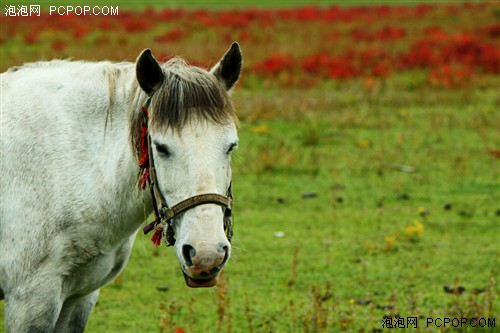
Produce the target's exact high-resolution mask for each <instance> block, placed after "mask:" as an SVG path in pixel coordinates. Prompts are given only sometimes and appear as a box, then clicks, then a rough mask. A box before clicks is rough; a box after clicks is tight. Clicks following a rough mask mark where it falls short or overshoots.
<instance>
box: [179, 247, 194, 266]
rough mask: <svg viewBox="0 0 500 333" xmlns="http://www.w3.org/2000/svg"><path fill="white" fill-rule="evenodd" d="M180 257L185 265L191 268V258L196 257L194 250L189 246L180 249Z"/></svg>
mask: <svg viewBox="0 0 500 333" xmlns="http://www.w3.org/2000/svg"><path fill="white" fill-rule="evenodd" d="M182 256H183V257H184V260H185V261H186V265H188V266H193V258H194V257H195V256H196V250H195V249H194V247H192V246H191V245H188V244H186V245H184V246H183V247H182Z"/></svg>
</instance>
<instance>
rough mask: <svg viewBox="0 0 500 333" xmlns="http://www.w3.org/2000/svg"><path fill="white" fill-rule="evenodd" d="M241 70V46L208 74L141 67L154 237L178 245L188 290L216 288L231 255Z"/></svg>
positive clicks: (179, 63)
mask: <svg viewBox="0 0 500 333" xmlns="http://www.w3.org/2000/svg"><path fill="white" fill-rule="evenodd" d="M241 65H242V56H241V50H240V47H239V45H238V44H237V43H234V44H233V45H232V46H231V48H230V49H229V50H228V51H227V52H226V54H225V55H224V56H223V57H222V59H221V60H220V61H219V62H218V63H217V64H216V65H215V66H214V67H213V68H212V69H211V70H210V71H207V70H204V69H201V68H199V67H195V66H190V65H188V64H186V63H185V62H184V61H183V60H181V59H177V58H174V59H171V60H169V61H168V62H166V63H164V64H160V63H158V62H157V61H156V59H155V58H154V57H153V55H152V53H151V51H150V50H144V51H143V52H142V53H141V55H140V56H139V57H138V59H137V62H136V77H137V82H138V84H139V86H140V88H141V89H142V91H144V93H145V94H146V95H147V104H148V105H147V106H145V107H147V112H146V111H145V114H144V115H143V114H137V115H136V116H135V118H136V120H135V123H136V125H135V127H136V129H135V130H134V129H132V133H135V134H134V135H132V136H131V139H132V145H133V146H134V147H138V146H140V144H141V143H140V142H138V141H137V140H138V139H137V133H138V132H139V130H138V127H140V124H141V123H144V122H145V123H146V124H145V125H144V124H143V127H144V126H146V128H147V134H146V135H147V145H148V147H147V149H148V161H147V162H145V164H148V168H147V172H146V177H148V180H149V181H150V186H151V188H152V189H153V191H152V196H153V205H154V206H155V211H156V215H157V221H156V223H155V229H156V231H159V234H160V239H161V237H162V236H163V237H167V239H168V242H169V243H170V245H174V248H175V251H176V253H177V257H178V260H179V263H180V266H181V269H182V272H183V273H184V277H185V279H186V284H187V285H188V286H190V287H211V286H213V285H215V284H216V283H217V276H218V274H219V272H220V271H221V269H222V268H223V267H224V265H225V264H226V262H227V261H228V259H229V257H230V254H231V244H230V237H231V233H232V231H231V230H230V229H231V225H230V224H231V223H230V222H229V224H228V220H230V219H231V211H232V195H231V152H232V151H233V149H234V148H235V147H237V145H238V136H237V131H236V124H237V117H236V114H235V110H234V107H233V105H232V102H231V99H230V96H229V93H228V91H229V90H230V89H231V88H232V87H233V86H234V84H235V83H236V81H237V80H238V77H239V74H240V71H241ZM132 126H134V125H132ZM136 149H137V151H136V153H137V155H141V152H140V148H139V147H138V148H136ZM143 153H144V152H143ZM228 229H229V230H228ZM167 231H168V233H167ZM174 234H175V238H173V235H174Z"/></svg>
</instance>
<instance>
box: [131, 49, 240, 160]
mask: <svg viewBox="0 0 500 333" xmlns="http://www.w3.org/2000/svg"><path fill="white" fill-rule="evenodd" d="M162 69H163V74H164V81H163V84H162V85H161V86H160V87H159V88H158V90H157V91H155V92H154V94H153V95H152V97H151V103H150V106H149V110H148V111H149V116H150V122H149V124H150V126H151V128H152V129H153V130H155V131H164V130H167V129H169V128H171V129H172V130H174V131H176V132H180V131H181V130H182V128H183V127H184V125H185V124H186V123H188V122H189V121H192V120H207V121H210V122H212V123H215V124H219V125H223V124H228V123H230V122H231V121H234V122H237V116H236V112H235V109H234V107H233V104H232V102H231V99H230V97H229V94H228V93H227V91H226V90H225V89H224V87H223V85H222V84H221V83H219V81H218V80H217V78H216V77H215V76H214V75H213V74H211V73H209V72H208V71H206V70H205V69H202V68H200V67H196V66H191V65H188V64H187V63H186V62H185V61H184V60H183V59H181V58H173V59H170V60H169V61H168V62H166V63H165V64H163V65H162ZM144 95H145V94H144V93H143V92H136V94H135V96H133V99H134V100H135V103H133V104H135V110H133V112H134V114H135V116H134V117H133V119H132V124H131V142H132V146H133V148H134V149H135V150H136V154H137V156H138V154H139V151H138V150H137V147H138V146H139V142H138V140H139V133H140V129H141V127H142V124H143V121H144V119H143V116H142V112H141V110H140V105H137V101H139V100H144Z"/></svg>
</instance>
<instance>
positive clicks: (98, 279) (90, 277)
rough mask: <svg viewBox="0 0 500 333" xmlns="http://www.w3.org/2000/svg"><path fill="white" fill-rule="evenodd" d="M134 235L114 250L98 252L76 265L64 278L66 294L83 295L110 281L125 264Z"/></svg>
mask: <svg viewBox="0 0 500 333" xmlns="http://www.w3.org/2000/svg"><path fill="white" fill-rule="evenodd" d="M134 238H135V235H134V236H132V237H130V239H128V240H127V241H125V243H124V244H123V245H121V246H120V247H118V248H117V249H116V250H114V251H111V252H106V253H100V254H99V255H98V256H96V257H95V258H94V259H93V260H91V261H89V262H88V263H86V264H85V265H81V266H79V267H77V268H76V269H75V270H73V272H72V273H71V274H70V275H69V276H68V278H67V280H66V290H67V294H68V295H84V294H88V293H90V292H92V291H94V290H96V289H99V288H101V287H103V286H104V285H106V284H108V283H110V282H112V281H113V280H114V279H115V278H116V277H117V276H118V274H120V272H121V271H122V270H123V268H124V267H125V265H126V264H127V261H128V258H129V256H130V251H131V248H132V244H133V241H134Z"/></svg>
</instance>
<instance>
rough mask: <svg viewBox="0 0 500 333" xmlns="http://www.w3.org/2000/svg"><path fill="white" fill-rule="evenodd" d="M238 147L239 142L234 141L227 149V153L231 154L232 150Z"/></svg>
mask: <svg viewBox="0 0 500 333" xmlns="http://www.w3.org/2000/svg"><path fill="white" fill-rule="evenodd" d="M236 147H238V144H237V143H232V144H231V145H230V146H229V149H228V150H227V154H228V155H229V154H231V152H232V151H233V150H234V148H236Z"/></svg>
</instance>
